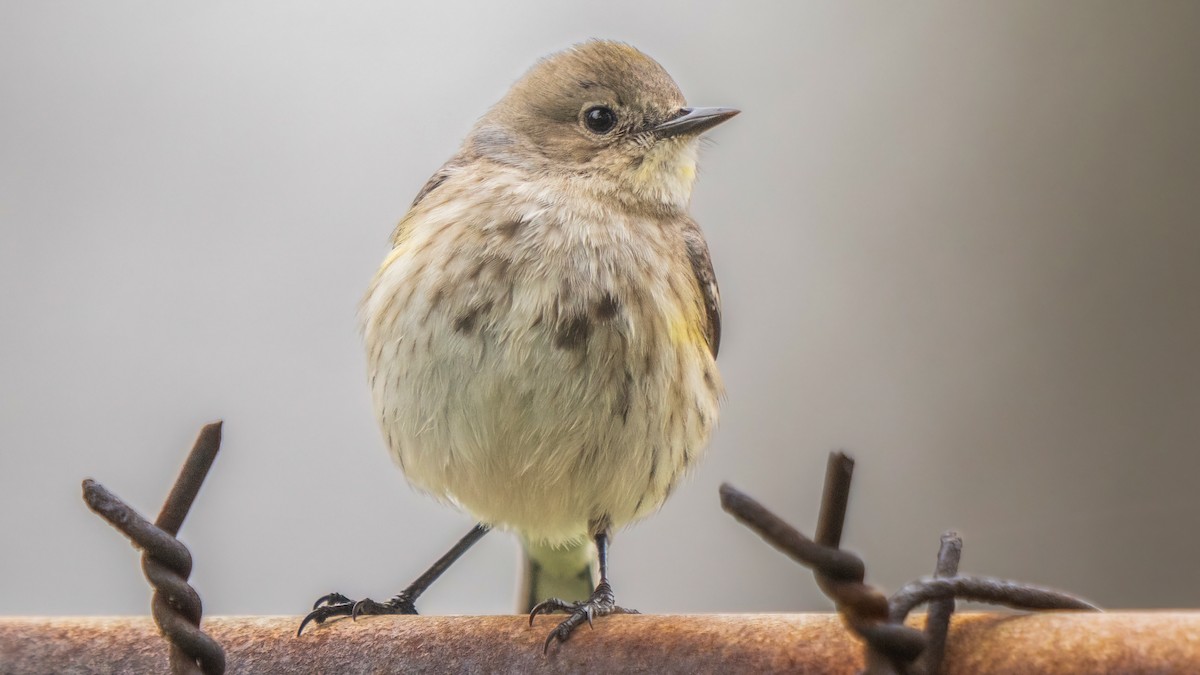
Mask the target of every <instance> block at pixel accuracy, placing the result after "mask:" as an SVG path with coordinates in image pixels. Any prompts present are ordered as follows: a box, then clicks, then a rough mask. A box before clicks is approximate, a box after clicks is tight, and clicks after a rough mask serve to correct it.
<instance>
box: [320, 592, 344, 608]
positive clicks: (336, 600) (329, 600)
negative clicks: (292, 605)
mask: <svg viewBox="0 0 1200 675" xmlns="http://www.w3.org/2000/svg"><path fill="white" fill-rule="evenodd" d="M344 602H350V598H347V597H346V596H344V595H342V594H341V593H327V594H325V595H322V596H321V597H319V598H317V601H316V602H314V603H313V606H312V608H313V609H316V608H318V607H320V606H321V605H340V604H342V603H344Z"/></svg>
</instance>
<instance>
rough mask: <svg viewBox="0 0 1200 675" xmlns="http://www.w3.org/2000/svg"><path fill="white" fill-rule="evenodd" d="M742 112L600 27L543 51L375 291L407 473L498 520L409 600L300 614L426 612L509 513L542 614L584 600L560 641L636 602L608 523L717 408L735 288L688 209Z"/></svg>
mask: <svg viewBox="0 0 1200 675" xmlns="http://www.w3.org/2000/svg"><path fill="white" fill-rule="evenodd" d="M737 113H738V111H737V110H733V109H731V108H693V107H689V106H688V105H687V103H686V102H685V101H684V97H683V94H681V93H680V91H679V88H678V87H677V86H676V84H675V82H674V81H673V80H672V79H671V77H670V75H668V74H667V72H666V71H665V70H664V69H663V68H662V66H660V65H659V64H658V63H657V62H655V61H654V60H653V59H651V58H650V57H648V56H646V55H645V54H643V53H642V52H640V51H638V50H636V49H634V48H633V47H630V46H629V45H626V44H622V43H618V42H608V41H591V42H586V43H583V44H580V45H576V46H575V47H573V48H571V49H567V50H566V51H563V52H559V53H557V54H554V55H551V56H550V57H548V58H545V59H543V60H542V61H540V62H538V63H537V64H536V65H534V66H533V68H532V69H530V70H529V71H528V72H527V73H526V74H525V75H524V76H523V77H522V78H521V79H520V80H518V81H517V82H516V84H514V85H513V86H512V88H511V89H510V90H509V92H508V93H507V94H506V95H505V96H504V98H502V99H501V100H500V102H499V103H497V104H496V105H495V106H494V107H493V108H492V109H491V110H489V111H488V112H487V114H485V115H484V116H483V117H482V118H481V119H480V120H479V122H478V123H477V124H476V125H475V127H474V128H473V129H472V130H471V132H470V134H469V135H468V136H467V138H466V140H465V141H463V144H462V147H461V149H460V150H459V151H458V154H456V155H455V156H454V157H452V158H451V159H450V160H449V161H448V162H446V164H445V165H443V166H442V168H440V169H439V170H438V171H437V172H436V173H435V174H434V175H433V177H432V178H430V179H429V182H428V183H426V184H425V186H424V187H423V188H422V189H421V191H420V192H419V193H418V194H417V197H416V200H415V201H414V202H413V204H412V207H411V209H410V210H409V212H408V214H407V215H406V216H405V217H404V219H403V220H401V221H400V224H399V226H398V227H397V228H396V231H395V234H394V235H393V237H392V246H393V248H392V251H391V253H390V254H389V255H388V256H387V257H386V258H385V259H384V261H383V265H382V266H381V267H380V268H379V271H378V273H377V274H376V275H375V279H374V281H373V282H372V283H371V287H370V290H368V292H367V296H366V298H365V300H364V302H363V306H362V320H363V332H364V335H365V342H366V349H367V361H368V365H369V373H370V383H371V393H372V395H373V400H374V407H375V414H376V415H377V417H378V420H379V424H380V426H381V427H382V429H383V435H384V437H385V438H386V440H387V445H388V447H389V448H390V450H391V454H392V456H393V458H394V459H395V460H396V462H397V463H399V465H400V467H401V468H402V469H403V471H404V473H405V475H406V476H407V477H408V480H409V481H410V482H411V483H412V484H413V485H415V486H416V487H418V488H420V489H421V490H424V491H426V492H428V493H430V494H432V495H434V496H436V497H438V498H440V499H443V500H445V501H447V502H450V503H452V504H454V505H456V506H458V507H460V508H462V509H463V510H465V511H467V512H468V513H470V514H471V515H472V516H473V517H474V518H476V519H478V521H479V525H477V526H476V527H475V528H474V529H473V530H471V532H469V533H468V534H467V535H466V536H465V537H464V538H463V539H462V540H461V541H459V543H458V544H457V545H455V546H454V548H453V549H451V550H450V551H449V552H448V553H447V554H446V555H445V556H443V558H442V559H441V560H439V561H438V562H437V563H435V564H434V566H433V567H432V568H431V569H430V570H429V571H428V572H426V573H425V574H424V575H422V577H421V578H419V579H418V580H417V581H416V582H414V583H413V584H412V585H411V586H409V587H408V588H407V589H405V590H404V591H403V592H402V593H400V594H399V595H398V596H396V597H394V598H392V599H391V600H389V601H387V602H382V603H381V602H375V601H373V600H369V599H368V600H360V601H358V602H354V601H351V600H350V599H348V598H347V597H346V596H344V595H342V594H340V593H332V594H329V595H327V596H324V597H322V598H321V599H320V600H318V601H317V604H316V605H315V606H314V609H313V611H312V613H310V614H309V615H308V616H307V617H306V618H305V620H304V622H303V623H302V624H301V626H300V628H301V630H303V628H304V624H306V623H308V622H309V621H316V622H317V623H321V622H323V621H324V620H326V619H328V618H330V617H333V616H358V615H359V614H413V613H416V610H415V607H414V606H413V603H414V601H415V600H416V598H417V596H418V595H420V593H421V592H422V591H424V590H425V588H426V587H428V586H429V584H430V583H432V582H433V580H434V579H436V578H437V576H438V575H440V574H441V573H442V572H443V571H444V570H445V569H446V568H447V567H449V565H450V564H451V563H453V562H454V560H455V559H457V558H458V556H460V555H461V554H462V553H463V552H464V551H466V550H467V549H468V548H469V547H470V546H471V545H472V544H474V543H475V542H476V541H478V539H479V538H480V537H482V536H483V535H484V534H486V533H487V532H488V531H489V529H491V528H501V529H505V530H510V531H512V532H514V533H516V535H517V536H518V537H519V538H520V539H521V541H522V543H523V545H524V547H525V551H526V553H527V563H526V572H527V574H526V581H525V586H524V589H523V593H522V597H523V602H524V603H525V604H526V606H525V609H526V610H527V611H530V612H531V613H530V622H531V623H532V621H533V618H534V617H535V616H537V615H538V614H539V613H543V612H552V611H565V612H567V613H568V614H569V616H568V617H567V619H566V620H565V621H563V622H562V623H561V624H559V625H558V627H557V628H555V630H554V631H553V632H551V634H550V636H549V637H548V638H547V640H546V643H545V644H546V647H547V648H548V647H549V645H550V644H551V642H552V641H554V640H556V639H557V640H559V641H564V640H566V639H567V638H568V637H569V636H570V634H571V632H572V631H573V630H574V629H575V628H576V627H577V626H579V625H580V624H581V623H583V622H585V621H587V622H590V621H591V620H592V618H593V617H599V616H604V615H607V614H614V613H624V612H628V611H629V610H625V609H622V608H620V607H618V606H616V604H615V597H614V595H613V591H612V587H611V586H610V585H609V582H608V544H609V538H610V535H611V533H612V532H613V531H614V530H616V529H618V528H620V527H622V526H624V525H626V524H628V523H630V522H633V521H635V520H638V519H640V518H644V517H645V516H647V515H650V514H652V513H654V512H655V511H656V510H657V509H658V508H659V507H660V506H661V505H662V504H663V502H664V501H665V500H666V498H667V496H668V495H669V494H670V492H671V490H672V488H673V487H674V486H675V485H676V484H677V483H678V482H679V480H680V478H681V477H682V476H683V475H684V474H685V473H686V471H687V470H688V469H689V468H690V467H691V466H692V465H693V464H694V463H695V462H696V460H697V458H698V457H699V456H700V453H701V451H702V450H703V449H704V446H705V445H706V443H707V442H708V439H709V435H710V434H711V432H712V430H713V426H714V425H715V424H716V422H717V409H718V402H719V399H720V398H721V396H722V385H721V377H720V375H719V374H718V372H717V367H716V356H717V348H718V345H719V343H720V335H721V316H720V313H721V312H720V300H719V296H718V293H717V282H716V278H715V277H714V276H713V268H712V263H711V261H710V259H709V254H708V246H707V244H706V243H705V241H704V236H703V234H702V233H701V231H700V228H699V227H698V226H697V225H696V222H695V221H694V220H692V218H691V216H689V215H688V203H689V201H690V198H691V194H692V184H693V182H694V181H695V178H696V156H697V150H698V145H699V138H700V135H701V134H702V133H703V132H704V131H706V130H708V129H710V128H712V127H714V126H716V125H717V124H720V123H721V122H723V121H725V120H727V119H729V118H730V117H733V116H734V115H736V114H737ZM593 543H594V544H595V548H594V549H593V547H592V544H593ZM593 566H595V567H596V568H597V569H596V571H598V573H599V579H598V582H597V583H595V584H594V585H593V574H594V572H593ZM547 597H549V599H547V600H545V601H544V602H541V603H540V604H535V603H537V601H538V600H541V599H545V598H547ZM560 597H561V598H563V599H558V598H560Z"/></svg>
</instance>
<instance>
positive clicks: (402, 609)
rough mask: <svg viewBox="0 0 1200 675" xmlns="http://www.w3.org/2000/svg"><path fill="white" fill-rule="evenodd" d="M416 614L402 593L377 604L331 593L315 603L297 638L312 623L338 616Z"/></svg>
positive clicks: (409, 600) (320, 622) (365, 599)
mask: <svg viewBox="0 0 1200 675" xmlns="http://www.w3.org/2000/svg"><path fill="white" fill-rule="evenodd" d="M416 613H417V608H416V606H415V605H414V604H413V601H412V600H411V599H410V598H409V597H408V594H407V593H400V594H399V595H397V596H396V597H394V598H392V599H391V600H388V601H387V602H375V601H374V600H372V599H370V598H364V599H362V600H358V601H355V600H351V599H350V598H347V597H346V596H344V595H342V594H341V593H330V594H329V595H322V596H321V597H319V598H317V601H316V602H315V603H313V609H312V611H311V612H309V613H308V615H307V616H305V617H304V620H303V621H301V622H300V628H299V629H297V630H296V637H299V636H300V634H301V633H303V632H304V627H305V626H307V625H308V623H309V622H310V621H315V622H316V623H317V624H318V625H320V624H323V623H325V621H326V620H328V619H332V618H334V617H338V616H348V617H350V619H351V620H355V619H357V618H358V617H360V616H366V615H380V614H416Z"/></svg>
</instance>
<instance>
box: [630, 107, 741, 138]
mask: <svg viewBox="0 0 1200 675" xmlns="http://www.w3.org/2000/svg"><path fill="white" fill-rule="evenodd" d="M740 112H741V110H737V109H736V108H680V109H679V116H678V117H676V118H674V119H671V120H668V121H666V122H663V123H662V124H660V125H658V126H656V127H653V128H651V129H650V131H651V132H653V133H654V134H655V135H656V136H658V137H659V138H669V137H671V136H679V135H682V134H688V135H695V134H699V133H702V132H704V131H707V130H709V129H711V128H713V127H715V126H717V125H718V124H720V123H721V122H724V121H725V120H727V119H729V118H730V117H733V116H734V115H736V114H738V113H740Z"/></svg>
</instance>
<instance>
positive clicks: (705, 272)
mask: <svg viewBox="0 0 1200 675" xmlns="http://www.w3.org/2000/svg"><path fill="white" fill-rule="evenodd" d="M683 240H684V243H685V244H686V245H687V254H688V260H689V261H690V262H691V263H692V273H693V274H694V275H695V276H696V285H697V286H699V288H700V295H701V297H702V298H703V300H704V315H705V325H704V336H705V338H706V339H707V340H708V348H709V350H711V351H712V355H713V358H716V356H717V352H718V351H719V350H720V348H721V292H720V289H718V288H717V275H716V274H715V273H714V272H713V266H712V258H711V257H709V255H708V243H706V242H705V241H704V233H703V232H701V231H700V226H699V225H697V224H696V221H694V220H691V219H688V223H687V226H686V227H684V230H683Z"/></svg>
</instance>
